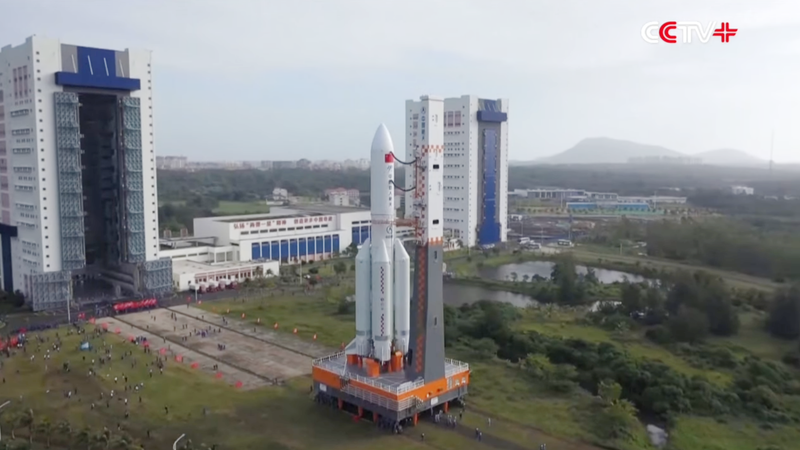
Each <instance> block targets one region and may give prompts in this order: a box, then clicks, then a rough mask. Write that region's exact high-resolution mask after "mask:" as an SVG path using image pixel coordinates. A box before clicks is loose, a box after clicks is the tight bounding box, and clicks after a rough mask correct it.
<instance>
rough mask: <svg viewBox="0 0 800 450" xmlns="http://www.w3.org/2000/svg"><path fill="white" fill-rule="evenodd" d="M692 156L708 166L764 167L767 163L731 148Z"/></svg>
mask: <svg viewBox="0 0 800 450" xmlns="http://www.w3.org/2000/svg"><path fill="white" fill-rule="evenodd" d="M693 156H695V157H697V158H700V159H701V160H702V161H703V164H708V165H711V166H737V167H742V166H744V167H752V166H763V167H766V166H767V164H768V163H769V162H768V161H765V160H763V159H760V158H756V157H755V156H753V155H751V154H749V153H747V152H743V151H741V150H736V149H733V148H721V149H718V150H709V151H707V152H701V153H697V154H695V155H693Z"/></svg>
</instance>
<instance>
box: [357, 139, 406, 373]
mask: <svg viewBox="0 0 800 450" xmlns="http://www.w3.org/2000/svg"><path fill="white" fill-rule="evenodd" d="M370 159H371V162H370V199H371V208H370V213H371V215H372V224H371V226H370V234H369V238H368V239H367V240H366V241H365V242H364V243H363V244H362V245H361V248H360V249H359V251H358V254H357V255H356V294H355V303H356V337H355V339H353V341H352V342H350V344H349V345H348V346H347V347H346V348H345V353H346V354H347V355H358V356H360V357H368V358H373V359H375V360H377V361H379V362H381V363H385V362H388V361H389V360H390V359H391V357H392V354H394V353H396V352H400V353H402V354H403V355H406V353H407V352H408V345H409V332H410V328H411V259H410V258H409V256H408V253H407V252H406V250H405V248H404V247H403V243H402V241H401V240H400V239H397V238H395V206H394V188H395V186H394V146H393V145H392V137H391V136H390V135H389V130H387V129H386V126H385V125H383V124H381V125H380V126H379V127H378V130H377V131H376V132H375V137H374V138H373V140H372V149H371V151H370Z"/></svg>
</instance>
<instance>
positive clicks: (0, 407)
mask: <svg viewBox="0 0 800 450" xmlns="http://www.w3.org/2000/svg"><path fill="white" fill-rule="evenodd" d="M9 403H11V400H6V402H5V403H3V404H2V405H0V409H3V408H5V407H6V406H8V405H9ZM12 434H13V433H12ZM2 440H3V432H2V430H0V441H2Z"/></svg>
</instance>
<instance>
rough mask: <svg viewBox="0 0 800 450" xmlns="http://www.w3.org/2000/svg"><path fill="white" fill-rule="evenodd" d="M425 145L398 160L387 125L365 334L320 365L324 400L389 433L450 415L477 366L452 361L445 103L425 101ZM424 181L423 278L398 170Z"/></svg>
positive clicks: (359, 303) (375, 160)
mask: <svg viewBox="0 0 800 450" xmlns="http://www.w3.org/2000/svg"><path fill="white" fill-rule="evenodd" d="M421 100H422V106H421V108H420V125H421V126H420V129H421V131H420V135H421V139H420V143H419V145H418V147H417V150H416V153H415V154H414V159H413V160H412V161H400V160H397V159H396V158H395V154H394V146H393V145H392V139H391V136H390V135H389V131H388V130H387V129H386V127H385V126H384V125H381V126H380V127H378V131H377V132H376V133H375V137H374V139H373V141H372V149H371V199H372V200H371V212H372V225H371V227H372V228H371V230H370V239H369V240H367V241H366V242H364V244H363V245H362V246H361V249H360V250H359V252H358V255H357V256H356V295H355V298H356V336H355V339H353V341H352V342H350V344H349V345H348V346H347V347H345V349H344V351H342V352H340V353H336V354H333V355H330V356H326V357H324V358H320V359H317V360H315V361H314V362H313V371H312V373H313V379H314V393H315V397H316V400H317V401H318V402H320V403H325V404H330V405H333V406H336V407H338V408H339V409H344V410H347V411H349V412H351V413H353V414H355V415H357V416H358V417H364V416H365V414H368V416H367V417H368V418H370V419H372V420H373V421H375V422H378V423H381V424H383V425H388V426H396V425H397V424H399V423H400V422H403V421H406V420H410V421H412V422H413V423H416V421H417V419H418V416H419V414H420V413H421V412H424V411H429V410H432V409H434V408H441V409H443V410H445V411H446V410H447V409H448V406H449V402H451V401H453V400H456V399H461V398H462V397H463V396H465V395H466V394H467V387H468V385H469V365H468V364H466V363H463V362H460V361H455V360H452V359H448V358H445V356H444V305H443V300H442V259H443V253H442V251H443V248H442V217H443V214H444V207H443V190H442V187H443V179H442V172H443V160H444V158H443V157H444V145H443V143H444V142H443V140H444V133H443V124H442V121H443V117H444V115H443V113H444V102H443V100H442V99H441V98H435V97H431V96H424V97H422V98H421ZM396 162H397V163H400V164H404V165H407V166H408V167H407V168H406V170H413V171H414V172H415V174H416V176H415V178H414V179H415V184H414V185H413V186H409V187H405V188H403V187H400V188H401V189H404V190H407V191H412V190H413V192H414V217H413V218H412V219H410V221H404V222H403V223H404V224H409V225H413V226H414V228H415V244H416V245H415V252H414V268H415V270H414V276H413V283H412V282H411V279H412V278H411V276H410V272H411V270H410V258H409V256H408V253H406V251H405V248H404V247H403V244H402V242H401V241H400V240H399V239H397V238H395V236H394V234H395V233H394V230H395V225H396V224H397V223H398V221H397V219H396V217H395V205H394V195H393V192H394V189H395V187H397V186H396V185H395V182H394V165H395V163H396Z"/></svg>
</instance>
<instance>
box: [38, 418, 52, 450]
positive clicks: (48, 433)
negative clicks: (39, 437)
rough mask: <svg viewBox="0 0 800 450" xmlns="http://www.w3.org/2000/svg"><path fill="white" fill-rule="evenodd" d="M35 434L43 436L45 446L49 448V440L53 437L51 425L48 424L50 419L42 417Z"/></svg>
mask: <svg viewBox="0 0 800 450" xmlns="http://www.w3.org/2000/svg"><path fill="white" fill-rule="evenodd" d="M36 432H37V433H41V434H43V435H44V437H45V442H46V444H45V446H46V447H47V448H50V438H52V437H53V424H52V423H51V422H50V419H48V418H47V417H43V418H42V421H41V422H39V423H38V424H37V425H36Z"/></svg>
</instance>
